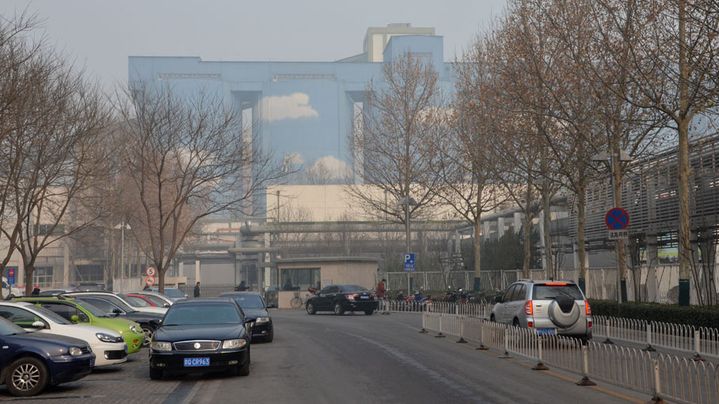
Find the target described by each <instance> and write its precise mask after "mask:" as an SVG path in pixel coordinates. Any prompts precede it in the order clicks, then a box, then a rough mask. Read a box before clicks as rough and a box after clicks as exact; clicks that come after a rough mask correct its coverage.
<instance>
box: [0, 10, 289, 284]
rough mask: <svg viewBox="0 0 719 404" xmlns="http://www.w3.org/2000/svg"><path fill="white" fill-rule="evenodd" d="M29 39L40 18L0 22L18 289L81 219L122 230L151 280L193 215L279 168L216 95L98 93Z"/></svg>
mask: <svg viewBox="0 0 719 404" xmlns="http://www.w3.org/2000/svg"><path fill="white" fill-rule="evenodd" d="M37 37H38V21H37V19H36V18H35V17H33V16H28V15H26V14H22V15H18V16H16V17H15V18H13V19H9V20H4V21H1V22H0V159H1V160H2V161H3V164H2V165H0V238H1V240H0V242H2V244H3V247H4V248H3V254H4V255H3V256H2V257H0V259H2V268H3V275H4V274H5V268H6V266H7V264H8V263H9V262H10V260H11V259H12V257H13V255H14V254H17V255H19V257H20V259H21V260H22V264H23V268H24V280H23V283H24V284H25V293H26V294H29V293H30V292H31V290H32V288H33V284H34V282H33V272H34V268H35V264H36V261H37V259H38V257H39V256H40V254H41V252H42V251H43V250H45V249H46V248H47V247H48V246H50V245H52V244H55V243H58V242H60V241H61V240H63V239H66V238H70V237H74V236H76V235H79V234H80V233H81V232H82V230H83V229H87V228H89V227H91V226H94V227H100V228H105V229H113V228H116V227H117V226H118V224H121V225H122V226H123V227H125V228H128V229H130V232H131V234H132V235H133V236H134V238H135V239H136V241H137V244H138V245H139V246H140V247H141V249H142V250H143V253H144V255H145V256H146V257H147V258H148V260H149V261H150V262H151V264H152V265H153V266H154V267H155V268H156V269H157V273H158V275H159V288H160V290H163V288H164V279H165V274H166V272H167V270H168V268H169V267H170V263H171V262H172V260H173V258H174V257H175V255H176V254H177V253H178V251H179V249H180V248H181V246H182V245H183V243H184V242H185V240H186V239H187V238H188V236H189V235H190V234H191V232H192V230H193V228H195V226H196V225H197V223H198V221H200V220H201V219H202V218H204V217H207V216H210V215H213V214H219V213H227V212H231V211H239V210H244V211H245V213H251V212H248V210H250V209H252V203H251V201H252V198H253V195H255V194H256V193H257V191H258V190H260V189H262V188H263V187H265V186H266V184H267V183H268V182H270V181H273V180H275V179H277V178H280V177H282V176H283V175H286V173H285V172H282V171H281V170H279V169H278V167H277V166H275V165H274V164H273V159H272V158H271V157H270V155H269V153H265V152H263V150H261V148H259V147H257V145H258V144H259V142H254V139H253V138H252V131H251V130H249V129H248V127H250V126H251V125H252V123H251V122H243V121H242V111H239V110H235V109H232V108H229V107H227V106H226V105H224V103H223V100H222V98H221V97H220V95H218V94H215V93H211V92H209V93H201V94H193V95H191V96H183V95H182V94H180V93H179V92H177V91H173V89H172V88H167V87H161V86H159V85H158V86H154V87H143V86H140V85H136V86H130V87H129V88H123V89H120V90H118V91H117V93H116V94H114V95H112V96H108V95H107V94H104V93H103V92H102V91H100V89H99V88H98V86H97V85H94V84H93V83H92V82H90V81H89V80H87V79H86V77H85V75H84V74H83V72H82V71H81V70H79V69H77V68H76V67H75V66H73V65H72V64H71V63H68V62H67V59H66V57H64V56H63V55H60V54H58V53H56V52H55V51H53V50H52V48H50V47H49V46H47V44H46V43H45V41H43V40H42V39H41V40H39V41H38V40H36V39H35V38H37Z"/></svg>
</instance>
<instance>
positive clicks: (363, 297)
mask: <svg viewBox="0 0 719 404" xmlns="http://www.w3.org/2000/svg"><path fill="white" fill-rule="evenodd" d="M360 299H369V296H360Z"/></svg>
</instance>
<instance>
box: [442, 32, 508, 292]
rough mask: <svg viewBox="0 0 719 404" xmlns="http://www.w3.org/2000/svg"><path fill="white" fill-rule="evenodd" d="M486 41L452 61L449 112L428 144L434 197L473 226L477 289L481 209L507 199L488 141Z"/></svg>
mask: <svg viewBox="0 0 719 404" xmlns="http://www.w3.org/2000/svg"><path fill="white" fill-rule="evenodd" d="M486 45H487V40H486V39H485V38H479V39H477V40H476V41H475V43H474V44H473V46H472V48H471V49H470V50H469V51H467V52H466V53H465V54H464V55H463V57H462V60H461V61H460V62H459V63H457V64H456V65H455V71H456V73H457V81H456V94H455V99H454V102H453V104H452V107H453V108H452V114H447V116H446V117H445V119H446V121H445V124H444V128H445V130H443V131H437V132H436V136H434V137H433V138H432V140H433V144H432V148H431V149H432V150H434V152H435V154H436V156H437V158H435V159H432V160H430V161H431V162H432V163H433V164H432V169H433V171H434V173H435V175H436V177H437V179H438V180H439V182H438V183H437V184H436V186H434V189H435V193H436V195H437V197H438V198H439V200H440V201H441V202H442V203H443V204H445V205H449V206H451V207H452V209H453V210H454V211H455V212H456V213H457V214H458V215H460V216H461V217H462V218H464V219H465V220H467V222H468V223H470V224H471V225H472V227H473V232H474V237H473V250H474V290H475V291H480V290H481V260H480V259H481V245H482V231H481V229H482V226H481V220H482V215H483V214H484V213H486V212H491V211H494V210H495V209H497V207H498V206H499V205H500V204H502V203H503V202H504V201H505V200H506V196H504V193H503V192H501V189H500V183H499V182H498V181H496V173H497V172H498V171H500V170H498V166H499V165H502V164H501V161H502V160H501V158H502V156H501V155H498V154H497V153H496V152H495V150H494V148H493V146H492V145H493V144H494V143H495V142H497V141H498V133H497V132H496V131H494V127H493V125H492V124H491V121H492V120H493V118H494V117H493V116H492V107H491V105H492V104H493V102H494V101H495V99H493V98H492V96H493V95H494V93H493V92H492V91H490V85H491V79H490V77H491V69H492V67H491V66H490V65H489V63H490V61H489V59H488V54H487V46H486ZM502 167H503V168H506V167H504V166H503V165H502ZM432 180H433V181H435V180H434V178H433V179H432ZM428 186H430V185H428Z"/></svg>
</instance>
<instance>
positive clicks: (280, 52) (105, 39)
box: [0, 0, 506, 87]
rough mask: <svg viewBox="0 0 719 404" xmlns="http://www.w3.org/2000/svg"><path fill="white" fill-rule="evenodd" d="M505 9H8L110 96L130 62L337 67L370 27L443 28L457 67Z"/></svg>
mask: <svg viewBox="0 0 719 404" xmlns="http://www.w3.org/2000/svg"><path fill="white" fill-rule="evenodd" d="M505 2H506V0H355V1H346V0H254V1H246V0H114V1H108V0H32V1H28V0H2V2H0V13H2V16H3V17H5V18H8V17H10V16H12V15H13V14H14V13H15V12H16V11H22V10H23V9H24V8H26V7H27V8H28V9H29V10H30V11H32V12H36V13H37V14H38V15H39V16H40V17H41V18H43V19H44V24H43V29H44V31H45V33H46V35H47V37H48V39H49V41H50V43H51V44H52V45H55V46H57V47H58V48H59V49H61V50H63V51H64V53H66V54H67V55H69V56H70V57H72V58H73V59H75V60H76V62H77V64H79V65H81V66H84V67H85V68H86V70H87V72H88V73H90V74H92V75H93V76H95V77H96V78H97V79H99V80H101V81H102V83H103V85H104V86H105V87H111V86H112V84H113V83H116V82H125V81H126V80H127V57H128V56H129V55H157V56H200V57H202V58H203V59H204V60H268V61H279V60H312V61H315V60H316V61H331V60H336V59H341V58H344V57H347V56H351V55H354V54H357V53H361V52H362V40H363V39H364V34H365V31H366V30H367V27H369V26H385V25H386V24H388V23H393V22H409V23H411V24H412V25H414V26H430V27H435V28H436V33H437V35H443V36H444V46H445V55H444V56H445V59H446V60H451V59H453V58H454V56H455V55H456V54H458V53H461V51H462V50H463V49H464V48H465V47H466V46H467V45H468V44H469V42H470V41H471V40H472V38H473V37H474V36H475V35H476V34H477V33H478V32H480V31H481V30H484V29H486V27H487V26H488V22H489V21H490V20H491V19H492V17H493V16H496V15H498V14H500V13H501V12H502V9H503V7H504V5H505Z"/></svg>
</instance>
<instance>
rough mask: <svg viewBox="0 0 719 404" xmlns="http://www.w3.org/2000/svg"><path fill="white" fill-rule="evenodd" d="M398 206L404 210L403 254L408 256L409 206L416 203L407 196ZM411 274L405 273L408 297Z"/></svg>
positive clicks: (409, 247)
mask: <svg viewBox="0 0 719 404" xmlns="http://www.w3.org/2000/svg"><path fill="white" fill-rule="evenodd" d="M399 205H400V206H402V207H403V209H404V230H405V254H409V253H410V252H411V248H412V246H411V242H412V233H411V232H410V224H409V221H410V214H409V208H410V206H416V205H417V201H415V200H414V198H412V197H411V196H409V195H405V196H403V197H402V198H400V199H399ZM411 279H412V273H411V272H408V273H407V294H408V295H409V294H410V293H411V288H412V281H411Z"/></svg>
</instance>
